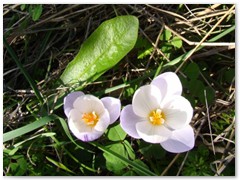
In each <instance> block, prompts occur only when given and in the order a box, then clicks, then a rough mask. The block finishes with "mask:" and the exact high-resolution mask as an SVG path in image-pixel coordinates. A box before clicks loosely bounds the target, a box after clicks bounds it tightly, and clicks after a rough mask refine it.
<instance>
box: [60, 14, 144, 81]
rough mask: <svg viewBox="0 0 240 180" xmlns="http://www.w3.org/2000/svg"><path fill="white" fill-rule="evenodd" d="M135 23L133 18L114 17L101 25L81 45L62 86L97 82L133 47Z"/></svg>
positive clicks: (136, 28)
mask: <svg viewBox="0 0 240 180" xmlns="http://www.w3.org/2000/svg"><path fill="white" fill-rule="evenodd" d="M138 26H139V22H138V19H137V17H135V16H131V15H128V16H118V17H115V18H113V19H110V20H107V21H105V22H103V23H102V24H101V25H100V26H99V27H98V28H97V29H96V30H95V31H94V32H93V33H92V34H91V35H90V36H89V38H88V39H87V40H86V41H85V42H84V43H83V44H82V46H81V49H80V51H79V52H78V54H77V56H76V57H75V58H74V59H73V60H72V61H71V62H70V63H69V64H68V66H67V67H66V69H65V70H64V72H63V74H62V75H61V77H60V79H61V80H62V82H63V83H64V84H70V83H77V82H81V81H86V80H89V78H91V80H92V81H93V80H95V79H97V78H98V77H99V76H100V75H101V74H103V73H104V72H105V71H107V70H109V69H110V68H112V67H113V66H114V65H116V64H117V63H118V62H119V61H120V60H121V59H122V58H123V57H124V56H125V55H126V54H127V53H128V52H129V51H130V50H131V49H132V48H133V47H134V45H135V43H136V40H137V37H138Z"/></svg>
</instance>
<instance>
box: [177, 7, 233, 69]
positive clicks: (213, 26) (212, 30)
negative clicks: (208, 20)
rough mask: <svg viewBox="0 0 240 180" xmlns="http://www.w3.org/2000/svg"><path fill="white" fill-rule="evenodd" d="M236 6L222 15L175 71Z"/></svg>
mask: <svg viewBox="0 0 240 180" xmlns="http://www.w3.org/2000/svg"><path fill="white" fill-rule="evenodd" d="M234 8H235V5H233V6H232V7H231V8H230V9H229V11H228V12H227V13H226V14H225V15H224V16H222V18H221V19H220V20H219V21H218V22H217V23H216V24H215V25H214V26H213V27H212V29H211V30H210V31H209V32H208V33H207V34H206V35H205V36H204V37H203V38H202V40H201V41H200V43H199V44H198V45H197V46H195V48H194V49H193V50H192V51H191V52H190V53H189V54H188V55H187V56H186V58H185V59H184V60H183V62H182V63H181V64H180V66H179V67H178V68H177V70H176V71H175V73H177V72H178V71H179V70H180V69H181V67H182V66H183V64H184V63H185V62H187V60H188V59H189V57H190V56H191V55H192V54H193V53H194V52H195V51H196V50H197V49H198V48H199V46H200V45H201V44H202V43H203V42H204V41H205V40H206V39H207V37H208V36H209V35H210V34H211V33H212V32H213V30H214V29H215V28H216V27H217V26H218V25H219V24H220V23H221V22H222V21H223V20H224V19H225V18H226V17H227V16H228V14H229V13H230V12H232V10H233V9H234Z"/></svg>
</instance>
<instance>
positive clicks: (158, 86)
mask: <svg viewBox="0 0 240 180" xmlns="http://www.w3.org/2000/svg"><path fill="white" fill-rule="evenodd" d="M181 93H182V85H181V82H180V80H179V78H178V76H177V75H176V74H175V73H172V72H166V73H163V74H161V75H159V76H158V77H156V78H155V79H154V80H153V81H152V82H151V84H150V85H145V86H142V87H140V88H139V89H138V90H137V91H136V92H135V94H134V96H133V100H132V104H131V105H127V106H125V107H124V109H123V110H122V112H121V115H120V124H121V127H122V128H123V129H124V130H125V131H126V133H128V134H129V135H130V136H132V137H134V138H136V139H143V140H144V141H146V142H149V143H160V144H161V146H162V147H163V148H164V149H165V150H167V151H169V152H173V153H181V152H185V151H188V150H190V149H192V148H193V146H194V132H193V129H192V127H191V126H190V125H189V123H190V121H191V119H192V116H193V108H192V107H191V104H190V103H189V101H188V100H187V99H185V98H184V97H182V96H181Z"/></svg>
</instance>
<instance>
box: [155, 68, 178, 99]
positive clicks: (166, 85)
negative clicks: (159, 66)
mask: <svg viewBox="0 0 240 180" xmlns="http://www.w3.org/2000/svg"><path fill="white" fill-rule="evenodd" d="M151 84H152V85H155V86H157V87H158V88H159V89H160V90H161V93H162V95H163V96H164V97H165V96H171V95H181V94H182V83H181V81H180V79H179V78H178V76H177V75H176V74H175V73H173V72H165V73H162V74H160V75H159V76H157V77H156V78H154V79H153V81H152V82H151Z"/></svg>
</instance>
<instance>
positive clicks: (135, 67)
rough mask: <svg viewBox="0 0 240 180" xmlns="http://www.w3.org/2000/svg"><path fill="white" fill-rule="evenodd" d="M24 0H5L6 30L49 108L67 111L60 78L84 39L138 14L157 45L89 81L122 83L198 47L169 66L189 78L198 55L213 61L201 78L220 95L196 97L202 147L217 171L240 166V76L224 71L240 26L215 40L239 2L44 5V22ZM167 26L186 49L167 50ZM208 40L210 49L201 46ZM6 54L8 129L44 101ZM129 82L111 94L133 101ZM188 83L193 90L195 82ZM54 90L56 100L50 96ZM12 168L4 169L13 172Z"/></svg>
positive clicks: (99, 86) (95, 86)
mask: <svg viewBox="0 0 240 180" xmlns="http://www.w3.org/2000/svg"><path fill="white" fill-rule="evenodd" d="M19 7H20V5H13V4H7V5H4V6H3V23H4V29H3V30H4V36H5V37H6V39H7V42H8V43H9V44H10V45H11V47H12V48H13V49H14V50H15V53H16V54H17V57H18V58H19V61H20V62H21V63H22V65H23V67H24V68H25V70H26V71H27V72H28V73H29V74H30V75H31V77H32V78H33V79H34V81H35V82H36V85H37V88H38V90H39V92H40V94H41V95H42V96H43V99H44V106H45V107H46V109H47V112H48V113H49V114H52V113H57V114H59V115H62V116H63V113H62V110H60V109H61V108H59V106H57V105H59V104H58V102H57V99H58V98H59V96H60V95H61V93H62V92H66V91H68V90H69V87H62V86H59V87H58V88H55V87H54V86H53V84H54V82H55V81H56V80H57V79H58V78H59V76H60V75H61V73H62V72H63V70H64V68H65V67H66V65H67V64H68V62H70V61H71V60H72V59H73V58H74V56H75V55H76V54H77V52H78V50H79V47H80V46H81V44H82V43H83V41H84V40H85V39H86V38H87V37H88V36H89V35H90V34H91V33H92V32H93V31H94V30H95V29H96V28H97V27H98V26H99V25H100V23H101V22H103V21H104V20H107V19H110V18H112V17H115V16H116V15H126V14H131V15H135V16H137V17H138V19H139V22H140V28H139V37H142V38H144V39H146V40H147V41H148V42H149V43H150V44H151V46H152V47H153V51H151V53H150V54H149V55H148V56H146V57H145V58H144V59H137V51H136V50H133V51H131V52H130V53H129V54H128V56H127V57H126V58H124V60H122V61H121V62H120V63H119V64H118V65H117V66H116V67H115V68H114V69H112V70H110V71H108V72H107V73H105V74H104V75H103V77H101V78H100V79H98V80H97V81H95V82H92V83H90V84H88V85H87V86H86V88H85V91H87V92H100V93H101V92H102V91H103V90H106V89H111V88H114V87H118V86H117V85H119V84H120V85H121V84H123V83H124V82H123V79H124V80H125V82H131V81H132V80H136V79H137V78H138V77H141V76H144V75H146V73H151V72H152V71H155V70H156V69H157V67H158V66H159V65H160V64H161V62H162V63H163V64H166V63H168V62H171V61H172V60H173V59H175V58H177V57H179V56H180V55H182V54H184V53H186V52H189V51H190V50H192V52H191V53H190V54H188V56H186V57H185V58H184V59H183V60H182V61H181V63H177V64H175V65H172V66H171V67H169V68H166V70H171V71H175V72H177V73H178V74H179V75H180V76H181V77H182V78H183V79H186V80H187V79H188V78H189V77H187V76H186V74H185V72H184V68H185V66H186V65H188V64H189V63H191V62H195V63H196V64H198V65H199V66H200V64H206V67H207V69H206V70H205V69H201V71H200V79H201V81H202V82H203V83H204V84H205V86H208V87H211V88H212V89H214V91H215V97H214V101H213V103H209V102H207V101H206V102H205V103H201V102H199V101H198V102H197V103H196V104H195V107H194V109H195V110H194V117H193V120H192V123H191V124H192V126H193V127H194V129H195V135H196V147H198V146H199V145H201V144H203V145H204V146H206V147H207V149H208V150H209V151H210V153H211V154H212V155H213V156H214V159H215V160H214V161H212V162H211V166H210V167H211V171H212V172H213V174H214V175H216V176H218V175H223V173H224V170H225V169H226V168H227V167H228V166H230V165H231V167H233V166H235V162H234V161H235V78H233V79H232V81H231V83H228V82H226V79H225V76H224V71H227V70H228V69H229V68H231V69H235V36H234V32H231V33H229V34H227V35H225V36H223V37H221V38H219V39H218V40H216V41H213V42H209V40H210V39H211V38H213V37H215V36H216V35H218V34H220V33H221V32H224V31H225V30H227V29H228V28H230V27H232V26H233V25H234V22H235V7H234V6H233V5H222V4H213V5H211V6H210V5H181V6H180V5H166V4H164V5H80V4H76V5H43V13H42V15H41V17H40V19H39V20H38V21H36V22H34V21H32V20H31V17H30V15H29V13H28V12H26V11H21V10H20V8H19ZM165 30H169V31H170V32H171V33H172V34H173V35H174V36H177V37H179V38H180V39H181V40H182V42H183V45H182V47H181V48H180V49H175V50H174V49H172V51H173V52H170V56H169V55H168V54H167V53H166V52H164V51H163V49H162V46H163V45H164V44H163V42H162V41H161V40H160V36H161V35H162V34H163V32H164V31H165ZM200 46H201V47H202V49H198V48H199V47H200ZM3 55H4V57H3V58H4V72H3V80H4V82H3V84H4V93H3V96H4V97H3V100H4V102H3V103H4V104H3V105H4V114H3V119H4V127H3V129H4V132H8V131H10V130H13V129H17V128H18V127H21V126H23V125H25V124H27V123H28V122H27V121H28V118H29V117H32V116H33V115H34V116H36V117H35V118H39V117H40V116H41V106H39V103H37V102H36V99H35V94H34V91H33V90H32V89H31V88H30V86H29V84H28V83H27V82H26V80H25V77H24V76H23V75H22V74H21V72H20V70H19V67H18V66H16V64H15V63H14V61H12V59H11V56H10V55H9V54H8V52H7V51H6V49H5V48H4V53H3ZM234 77H235V76H234ZM149 79H150V77H149V78H148V77H147V78H145V79H143V80H142V81H141V80H137V82H138V83H139V85H140V84H144V83H145V82H149ZM126 89H127V87H122V88H121V87H119V88H116V90H110V92H109V93H108V94H111V95H112V96H115V97H120V98H122V100H123V105H125V104H127V103H129V99H128V98H127V97H126V96H125V95H124V93H126ZM184 91H185V94H188V90H187V89H184ZM51 98H53V99H54V101H55V102H56V103H53V104H49V103H48V101H49V99H51ZM205 99H206V98H205ZM60 106H61V105H60ZM58 108H59V109H58ZM39 109H40V110H39ZM220 120H223V121H226V122H227V123H226V124H223V125H222V128H223V129H219V128H217V125H219V123H220ZM216 124H217V125H216ZM220 125H221V123H220ZM220 125H219V126H220ZM50 127H51V125H50ZM35 133H37V132H35ZM14 143H15V142H14V141H11V142H7V143H5V144H4V146H5V147H6V148H8V147H10V146H11V145H12V144H14ZM188 155H189V153H187V154H185V155H184V158H183V160H182V161H181V163H180V164H181V165H180V166H179V168H178V169H177V173H176V174H171V172H169V171H171V168H175V167H174V166H175V164H176V163H177V161H178V158H179V157H180V155H179V154H177V155H175V156H174V157H173V158H172V159H171V161H169V164H168V166H166V167H165V169H164V170H163V171H162V173H161V175H181V173H182V169H183V168H184V167H186V165H185V162H186V161H187V160H188ZM59 156H61V155H59ZM60 159H61V158H60ZM33 164H34V163H33ZM210 167H209V168H210ZM8 170H9V169H4V174H5V175H6V174H7V173H8ZM234 172H235V171H234ZM99 175H102V174H99ZM231 175H234V174H231Z"/></svg>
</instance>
